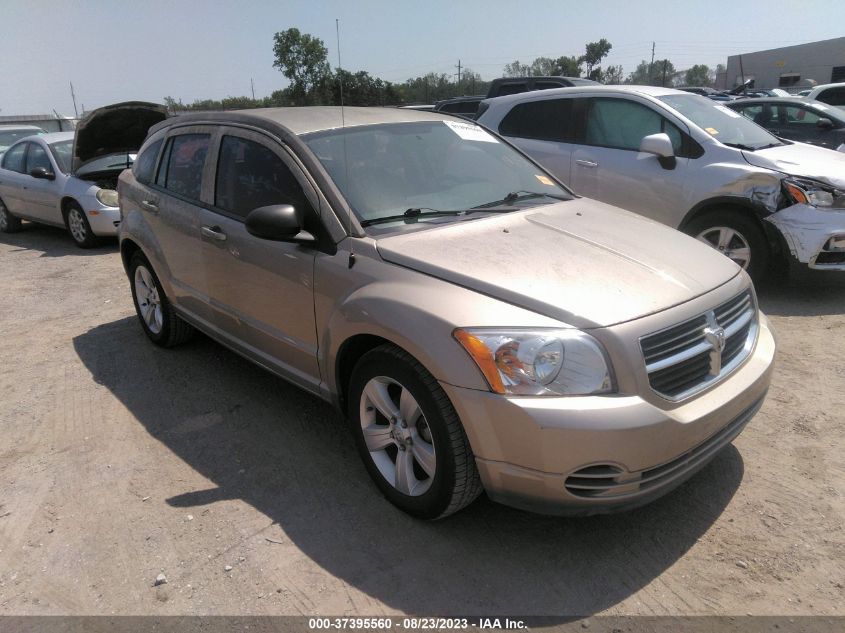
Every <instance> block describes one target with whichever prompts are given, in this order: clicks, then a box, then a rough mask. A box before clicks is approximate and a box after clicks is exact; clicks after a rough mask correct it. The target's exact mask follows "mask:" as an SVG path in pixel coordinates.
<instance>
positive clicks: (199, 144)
mask: <svg viewBox="0 0 845 633" xmlns="http://www.w3.org/2000/svg"><path fill="white" fill-rule="evenodd" d="M210 139H211V136H210V135H209V134H180V135H179V136H174V137H173V138H171V139H170V141H169V142H168V147H167V149H166V150H165V156H166V159H165V160H162V162H161V165H160V166H159V169H158V175H157V176H156V184H157V185H160V186H162V187H164V188H166V189H168V190H169V191H172V192H173V193H175V194H178V195H180V196H184V197H186V198H191V199H193V200H199V199H200V191H201V189H202V170H203V166H204V165H205V157H206V155H207V154H208V145H209V142H210Z"/></svg>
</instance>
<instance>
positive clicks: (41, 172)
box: [29, 167, 56, 180]
mask: <svg viewBox="0 0 845 633" xmlns="http://www.w3.org/2000/svg"><path fill="white" fill-rule="evenodd" d="M29 175H30V176H32V177H33V178H39V179H41V180H55V179H56V174H54V173H53V172H52V171H50V170H48V169H47V168H46V167H36V168H35V169H32V170H30V172H29Z"/></svg>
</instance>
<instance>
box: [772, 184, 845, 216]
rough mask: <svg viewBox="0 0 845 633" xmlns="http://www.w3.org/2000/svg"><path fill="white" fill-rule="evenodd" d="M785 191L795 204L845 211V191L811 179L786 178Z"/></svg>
mask: <svg viewBox="0 0 845 633" xmlns="http://www.w3.org/2000/svg"><path fill="white" fill-rule="evenodd" d="M783 189H784V192H785V193H786V197H787V198H789V199H790V200H791V201H792V202H793V204H809V205H810V206H813V207H816V208H818V209H845V191H840V190H838V189H836V188H835V187H831V186H830V185H827V184H825V183H823V182H819V181H817V180H810V179H809V178H784V180H783Z"/></svg>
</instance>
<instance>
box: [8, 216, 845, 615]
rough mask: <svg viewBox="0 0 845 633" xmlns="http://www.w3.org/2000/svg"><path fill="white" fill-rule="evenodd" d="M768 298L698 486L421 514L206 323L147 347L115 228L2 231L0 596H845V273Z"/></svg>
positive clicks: (598, 603) (330, 423)
mask: <svg viewBox="0 0 845 633" xmlns="http://www.w3.org/2000/svg"><path fill="white" fill-rule="evenodd" d="M760 295H761V296H760V298H761V303H762V306H763V308H764V310H765V311H766V312H767V313H768V314H769V316H770V318H771V319H772V321H773V322H774V325H775V328H776V330H777V333H778V335H779V343H780V351H779V355H778V359H777V363H778V364H777V370H776V373H775V378H774V384H773V386H772V390H771V392H770V395H769V398H768V400H767V401H766V403H765V405H764V407H763V409H762V411H761V412H760V413H759V414H758V415H757V417H756V418H755V419H754V420H753V421H752V423H751V424H750V426H749V427H748V428H747V429H746V431H745V432H744V433H743V434H742V435H741V436H740V437H739V438H738V440H737V441H736V442H735V444H734V446H731V447H729V448H728V449H726V450H725V451H723V452H722V453H721V454H720V455H719V456H718V457H717V458H716V460H715V461H714V462H712V464H711V465H710V466H708V467H707V469H706V470H704V471H702V472H701V473H700V474H699V475H697V476H696V477H695V478H693V479H692V480H691V481H690V482H688V483H687V484H686V485H685V486H683V487H682V488H680V489H679V490H677V491H676V492H674V493H673V494H671V495H670V496H668V497H666V498H664V499H662V500H660V501H658V502H656V503H654V504H652V505H650V506H648V507H645V508H642V509H640V510H637V511H635V512H632V513H628V514H624V515H615V516H606V517H594V518H588V519H559V518H548V517H541V516H535V515H531V514H527V513H523V512H519V511H516V510H511V509H508V508H505V507H503V506H499V505H496V504H494V503H492V502H490V501H488V500H486V499H481V500H480V501H479V502H477V503H475V504H474V505H473V506H472V507H470V508H469V509H468V510H465V511H463V512H461V513H460V514H458V515H457V516H454V517H452V518H450V519H447V520H445V521H442V522H439V523H434V524H426V523H421V522H418V521H415V520H412V519H410V518H408V517H406V516H405V515H403V514H401V513H399V512H398V511H397V510H395V509H393V507H392V506H390V505H389V504H388V503H387V502H386V501H384V500H383V499H382V498H381V497H380V496H379V495H378V494H377V492H376V491H375V488H374V487H373V486H372V485H371V483H370V481H369V479H368V477H367V475H366V473H365V471H364V468H363V466H362V465H361V464H360V462H359V459H358V457H357V455H356V453H355V451H354V448H353V446H352V442H351V440H350V437H349V436H348V434H347V432H346V430H345V428H344V426H343V424H342V420H341V419H340V417H339V415H338V414H336V413H335V412H334V411H333V410H332V409H331V408H330V407H329V406H328V405H326V404H324V403H322V402H321V401H319V400H317V399H315V398H313V397H311V396H308V395H306V394H304V393H302V392H300V391H298V390H297V389H295V388H293V387H290V386H288V385H287V384H286V383H284V382H283V381H281V380H278V379H276V378H275V377H273V376H271V375H269V374H267V373H265V372H263V371H262V370H260V369H258V368H256V367H254V366H252V365H250V364H249V363H247V362H246V361H244V360H241V359H240V358H239V357H237V356H235V355H234V354H232V353H230V352H228V351H227V350H225V349H224V348H222V347H220V346H219V345H217V344H215V343H213V342H211V341H210V340H208V339H206V338H204V337H200V338H198V339H196V340H195V341H194V342H192V343H190V344H188V345H187V346H185V347H182V348H179V349H177V350H161V349H157V348H155V347H153V346H152V345H151V344H149V343H148V341H147V340H146V338H145V337H144V335H143V333H142V332H141V329H140V327H139V326H138V324H137V323H136V321H135V316H134V311H133V309H132V303H131V299H130V295H129V287H128V282H127V280H126V278H125V277H124V275H123V271H122V269H121V266H120V261H119V256H118V254H117V248H116V244H114V243H111V244H108V245H105V246H103V247H101V248H98V249H95V250H92V251H87V252H85V251H80V250H79V249H77V248H76V247H75V246H73V245H72V243H71V240H70V238H69V237H68V236H67V235H66V234H64V233H63V232H61V231H58V230H54V229H49V228H44V227H36V226H29V227H28V228H27V230H26V231H24V232H23V233H19V234H16V235H3V236H0V405H2V407H0V437H2V440H0V614H112V613H114V614H332V615H343V614H367V615H377V614H388V613H400V612H407V613H414V614H425V615H437V614H441V615H443V614H450V613H452V614H454V613H461V614H478V615H490V614H502V613H511V614H521V615H554V616H558V615H567V614H592V613H609V614H746V613H753V614H755V615H757V614H796V615H797V614H845V606H843V605H845V590H843V585H845V571H844V570H845V535H843V519H845V502H844V501H843V494H845V451H843V438H845V279H840V277H838V276H836V275H825V276H819V275H799V276H798V277H797V278H795V277H794V278H793V279H792V281H791V282H789V284H787V285H782V286H780V287H777V288H773V289H768V290H765V291H762V292H761V293H760ZM229 566H230V567H231V569H229ZM227 570H228V571H227ZM162 572H163V573H164V574H165V575H166V577H167V580H168V582H167V584H165V585H162V586H160V587H153V582H154V580H155V578H156V576H157V575H158V574H159V573H162Z"/></svg>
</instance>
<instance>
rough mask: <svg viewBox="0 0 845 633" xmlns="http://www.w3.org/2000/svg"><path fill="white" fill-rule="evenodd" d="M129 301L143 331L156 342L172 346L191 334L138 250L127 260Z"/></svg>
mask: <svg viewBox="0 0 845 633" xmlns="http://www.w3.org/2000/svg"><path fill="white" fill-rule="evenodd" d="M129 284H130V285H131V287H132V301H133V302H134V303H135V312H137V313H138V320H139V321H140V322H141V327H142V328H143V330H144V334H146V335H147V337H148V338H149V339H150V340H151V341H152V342H153V343H155V344H156V345H159V346H161V347H173V346H175V345H179V344H180V343H184V342H185V341H187V340H188V339H190V338H191V337H192V336H193V334H194V328H193V326H191V325H190V324H189V323H186V322H185V321H183V320H182V318H181V317H179V316H178V315H177V314H176V313H175V312H174V311H173V306H172V305H171V304H170V301H169V300H168V299H167V295H165V294H164V289H163V288H162V287H161V282H159V280H158V277H156V274H155V272H153V267H152V266H150V263H149V262H148V261H147V258H146V257H144V256H143V255H142V254H141V253H140V252H137V253H135V254H134V255H133V256H132V259H131V260H130V261H129Z"/></svg>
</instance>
